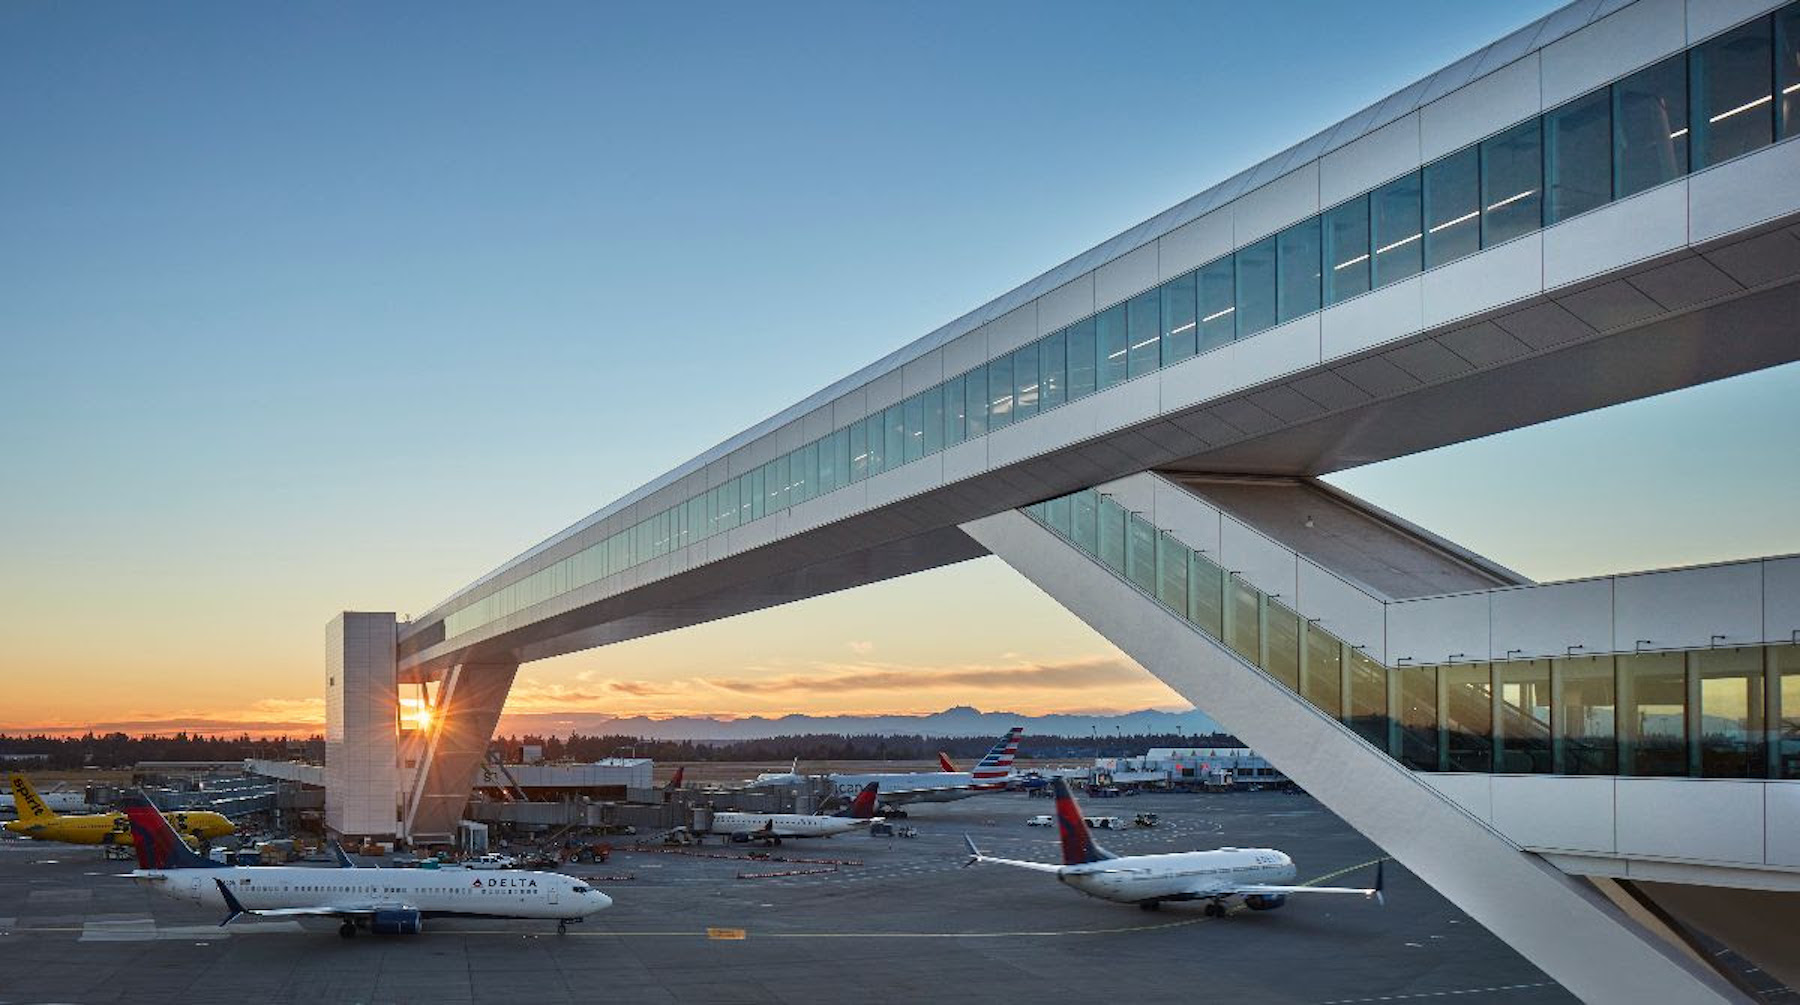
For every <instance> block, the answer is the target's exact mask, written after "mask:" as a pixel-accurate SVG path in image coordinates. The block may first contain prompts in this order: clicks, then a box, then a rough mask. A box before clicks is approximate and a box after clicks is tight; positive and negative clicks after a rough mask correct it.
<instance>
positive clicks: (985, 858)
mask: <svg viewBox="0 0 1800 1005" xmlns="http://www.w3.org/2000/svg"><path fill="white" fill-rule="evenodd" d="M963 842H964V843H965V844H967V845H968V846H969V860H968V861H967V862H964V863H963V868H965V869H967V868H968V867H969V866H972V865H974V864H975V863H977V862H990V863H992V864H994V865H1010V866H1012V867H1013V868H1015V869H1030V870H1032V871H1033V872H1061V871H1062V866H1060V865H1051V864H1050V863H1048V862H1025V861H1021V860H1019V859H1016V858H995V857H993V856H992V855H983V854H982V853H981V849H980V848H977V847H975V840H974V839H973V838H971V837H969V835H967V834H964V835H963Z"/></svg>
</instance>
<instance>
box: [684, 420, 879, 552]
mask: <svg viewBox="0 0 1800 1005" xmlns="http://www.w3.org/2000/svg"><path fill="white" fill-rule="evenodd" d="M843 432H845V433H846V434H848V432H849V430H844V431H843ZM844 442H846V443H848V442H849V437H848V435H846V436H845V440H844ZM847 463H848V462H847V461H846V465H847ZM848 474H849V471H848V470H847V469H846V471H845V475H846V476H848ZM746 477H747V478H748V480H749V482H748V490H749V494H750V519H752V520H761V519H762V518H763V517H765V516H767V515H768V514H769V497H768V496H767V495H766V494H765V493H764V492H763V469H762V468H760V467H759V468H757V469H756V470H755V471H752V472H750V474H749V475H747V476H746ZM675 514H676V518H677V520H678V521H679V518H680V515H681V511H680V510H679V509H677V510H675ZM682 536H683V534H682V532H680V531H677V532H676V539H677V543H680V544H685V543H686V542H685V541H682V540H681V538H682Z"/></svg>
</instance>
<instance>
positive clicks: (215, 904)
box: [124, 795, 612, 939]
mask: <svg viewBox="0 0 1800 1005" xmlns="http://www.w3.org/2000/svg"><path fill="white" fill-rule="evenodd" d="M124 806H125V816H126V818H127V819H128V820H129V822H130V825H131V831H132V834H133V835H134V836H135V837H136V839H137V854H138V868H137V869H135V870H133V871H132V872H131V873H129V874H128V875H130V877H131V878H132V879H133V880H136V881H137V882H138V883H139V884H140V885H144V886H148V887H150V888H151V889H153V890H155V891H156V892H158V893H160V894H162V895H164V896H166V897H171V898H174V899H176V900H186V901H190V902H192V903H195V904H199V905H200V906H202V907H212V908H217V909H220V910H223V911H225V912H226V913H225V920H223V921H221V922H219V925H220V926H221V927H223V926H225V925H229V924H231V923H232V922H233V921H236V920H237V919H238V918H241V917H243V916H245V915H250V916H252V917H257V918H309V917H325V918H334V919H336V920H337V921H338V922H339V924H338V934H339V935H342V936H343V937H344V938H346V939H347V938H350V937H351V936H354V935H355V934H356V933H357V930H358V929H364V928H366V929H368V930H369V931H371V932H374V933H376V934H378V935H416V934H418V933H419V932H420V931H421V930H422V929H423V928H424V925H425V919H426V918H445V917H451V918H515V919H517V918H524V919H539V920H544V921H552V920H553V921H555V922H556V931H557V934H559V935H560V934H562V933H563V932H566V931H568V929H569V925H570V924H572V923H575V922H579V921H581V920H583V919H584V918H586V917H587V916H588V915H591V914H594V913H596V912H598V911H601V910H604V909H606V908H607V907H610V906H611V905H612V898H611V897H608V896H607V895H606V894H604V893H601V892H600V891H599V890H596V889H594V888H593V887H591V886H589V885H587V884H586V883H584V882H582V881H581V880H579V879H576V878H575V877H573V876H565V875H563V874H561V873H556V872H516V871H511V870H505V871H499V870H496V871H491V872H489V871H481V872H478V871H475V870H472V869H369V868H364V867H361V866H354V865H345V864H344V863H346V862H347V861H348V859H347V858H340V859H339V864H340V868H336V869H310V868H305V867H296V866H278V865H271V866H256V865H252V866H228V865H223V864H221V863H218V862H214V861H212V860H210V859H205V858H202V857H200V856H199V855H196V854H194V853H193V852H192V851H190V850H188V847H187V846H186V845H184V844H182V843H181V839H180V838H179V837H177V836H176V834H175V831H174V829H173V828H171V827H170V826H169V824H168V821H166V820H164V819H163V816H162V814H160V813H158V812H157V811H156V807H155V806H153V805H152V804H151V803H150V800H148V799H146V798H144V797H143V796H142V795H136V796H131V797H128V798H127V799H126V800H125V802H124Z"/></svg>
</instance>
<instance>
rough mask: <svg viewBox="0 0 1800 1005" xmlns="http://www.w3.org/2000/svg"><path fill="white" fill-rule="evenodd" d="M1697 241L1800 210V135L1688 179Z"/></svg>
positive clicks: (1691, 221) (1693, 235)
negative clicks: (1797, 138)
mask: <svg viewBox="0 0 1800 1005" xmlns="http://www.w3.org/2000/svg"><path fill="white" fill-rule="evenodd" d="M1688 193H1689V200H1690V201H1689V203H1688V228H1689V239H1690V240H1692V241H1693V242H1694V243H1695V244H1699V243H1701V242H1703V241H1707V240H1710V239H1712V238H1715V237H1718V236H1720V235H1722V234H1729V233H1731V232H1732V231H1734V230H1742V229H1743V228H1745V227H1749V226H1753V225H1755V224H1758V223H1761V222H1763V221H1764V220H1770V219H1773V218H1775V217H1778V216H1786V215H1788V214H1791V213H1797V212H1800V140H1788V141H1786V142H1783V143H1777V144H1776V145H1774V146H1772V147H1768V148H1766V149H1763V150H1758V151H1757V152H1756V153H1753V154H1745V155H1744V156H1742V157H1739V158H1738V159H1737V160H1734V161H1729V162H1727V163H1724V164H1721V165H1719V166H1718V167H1714V168H1709V169H1707V170H1705V171H1702V172H1700V173H1698V174H1696V175H1693V176H1691V177H1690V178H1689V179H1688Z"/></svg>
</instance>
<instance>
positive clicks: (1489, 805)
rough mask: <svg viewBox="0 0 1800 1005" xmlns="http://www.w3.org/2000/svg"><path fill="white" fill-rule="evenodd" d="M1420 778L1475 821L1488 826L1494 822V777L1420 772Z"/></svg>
mask: <svg viewBox="0 0 1800 1005" xmlns="http://www.w3.org/2000/svg"><path fill="white" fill-rule="evenodd" d="M1419 777H1420V778H1421V779H1423V780H1424V781H1425V783H1426V784H1427V785H1430V786H1431V787H1432V788H1434V789H1436V790H1438V791H1439V792H1442V793H1443V794H1444V795H1445V796H1447V797H1449V799H1450V801H1451V802H1453V803H1455V804H1456V805H1458V806H1461V807H1462V808H1463V809H1465V810H1468V811H1469V813H1470V814H1472V815H1473V816H1474V817H1475V819H1477V820H1480V821H1482V822H1483V823H1488V824H1491V823H1493V822H1494V776H1493V775H1464V774H1455V773H1450V772H1442V773H1440V772H1420V773H1419Z"/></svg>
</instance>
